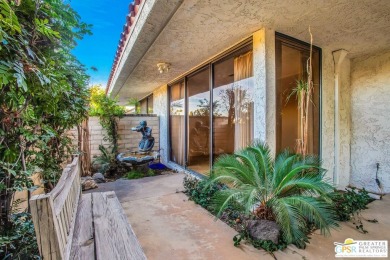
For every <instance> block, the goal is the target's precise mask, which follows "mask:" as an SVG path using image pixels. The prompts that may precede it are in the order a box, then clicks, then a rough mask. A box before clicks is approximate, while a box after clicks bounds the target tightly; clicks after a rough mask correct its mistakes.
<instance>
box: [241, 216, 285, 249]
mask: <svg viewBox="0 0 390 260" xmlns="http://www.w3.org/2000/svg"><path fill="white" fill-rule="evenodd" d="M247 229H248V232H249V235H250V236H251V237H252V238H254V239H258V240H271V241H272V242H274V243H275V244H278V241H279V236H280V227H279V225H278V224H277V223H276V222H274V221H270V220H265V219H259V220H249V221H248V222H247Z"/></svg>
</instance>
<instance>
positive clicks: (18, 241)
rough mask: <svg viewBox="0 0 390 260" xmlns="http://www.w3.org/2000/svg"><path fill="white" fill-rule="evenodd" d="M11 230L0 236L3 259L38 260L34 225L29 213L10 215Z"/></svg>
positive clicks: (0, 251) (0, 250) (0, 253)
mask: <svg viewBox="0 0 390 260" xmlns="http://www.w3.org/2000/svg"><path fill="white" fill-rule="evenodd" d="M11 223H12V229H10V230H7V231H5V232H4V235H2V236H0V256H2V257H3V259H40V257H39V251H38V244H37V239H36V237H35V230H34V225H33V222H32V219H31V215H30V214H29V213H19V214H13V215H11Z"/></svg>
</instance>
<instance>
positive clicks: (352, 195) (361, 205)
mask: <svg viewBox="0 0 390 260" xmlns="http://www.w3.org/2000/svg"><path fill="white" fill-rule="evenodd" d="M330 197H331V198H332V200H333V202H334V208H335V212H336V217H337V220H339V221H349V220H352V223H353V224H354V225H355V227H356V229H357V230H359V231H361V232H363V233H367V232H368V231H367V230H365V229H364V226H363V222H362V221H361V218H360V212H361V211H362V210H364V209H366V208H367V204H368V203H370V202H371V201H373V199H372V198H371V197H370V196H369V195H368V192H367V191H366V190H365V189H362V190H358V191H357V190H356V188H351V189H346V190H345V192H342V191H336V192H334V193H332V194H330ZM367 221H369V222H374V223H375V222H377V220H375V219H374V220H367Z"/></svg>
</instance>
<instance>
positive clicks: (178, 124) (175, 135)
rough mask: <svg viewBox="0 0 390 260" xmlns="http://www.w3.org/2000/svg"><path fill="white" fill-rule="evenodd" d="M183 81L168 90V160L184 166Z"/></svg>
mask: <svg viewBox="0 0 390 260" xmlns="http://www.w3.org/2000/svg"><path fill="white" fill-rule="evenodd" d="M184 100H185V99H184V81H182V82H179V83H177V84H175V85H172V86H171V87H170V91H169V102H170V103H169V134H170V136H169V142H170V160H171V161H173V162H175V163H177V164H179V165H182V166H185V157H184V154H185V152H184V147H185V140H186V139H185V117H184V112H185V107H184V106H185V102H184Z"/></svg>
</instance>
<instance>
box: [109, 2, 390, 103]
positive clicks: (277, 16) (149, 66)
mask: <svg viewBox="0 0 390 260" xmlns="http://www.w3.org/2000/svg"><path fill="white" fill-rule="evenodd" d="M182 2H183V1H180V0H170V1H158V0H154V1H153V0H144V1H143V4H142V5H141V7H142V9H140V13H139V17H138V20H137V22H136V23H135V26H134V28H133V30H132V31H133V32H132V34H131V35H130V36H129V38H128V40H127V43H126V45H125V47H124V48H123V50H122V55H121V59H120V61H119V62H118V65H117V68H116V69H115V71H114V73H113V77H112V80H111V82H110V83H109V85H108V86H107V87H108V89H109V91H110V92H111V95H112V96H118V97H119V98H120V100H122V101H124V100H127V99H128V98H130V97H134V98H142V97H144V96H146V95H147V94H149V93H151V92H152V91H153V90H154V89H155V88H156V87H159V86H161V85H163V84H166V83H168V82H170V81H172V80H173V79H175V78H177V77H178V76H180V75H182V74H183V73H185V72H186V71H189V70H191V69H192V68H194V67H195V66H197V65H199V64H201V63H202V62H204V61H205V60H207V59H209V58H210V57H212V56H214V55H216V54H218V53H219V52H221V51H223V50H225V49H227V48H229V47H231V46H232V45H234V44H235V43H237V42H239V41H240V40H242V39H245V38H247V37H249V36H250V35H251V34H252V33H253V32H255V31H257V30H259V29H261V28H263V27H266V28H271V29H274V30H275V31H278V32H281V33H283V34H286V35H289V36H291V37H295V38H297V39H300V40H303V41H309V33H308V27H309V25H310V27H311V31H312V33H313V36H314V44H315V45H317V46H319V47H322V48H327V49H328V50H338V49H345V50H348V52H349V57H351V58H353V57H357V56H360V55H365V54H369V53H376V52H379V51H384V50H388V49H390V1H387V0H372V1H367V2H363V1H359V2H356V1H350V0H329V1H316V3H315V4H313V2H310V1H304V0H291V1H274V0H263V1H259V0H248V1H237V0H218V1H201V0H186V1H184V2H183V3H182ZM159 62H167V63H170V64H171V68H170V70H169V72H167V73H162V74H160V73H159V71H158V69H157V63H159Z"/></svg>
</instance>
